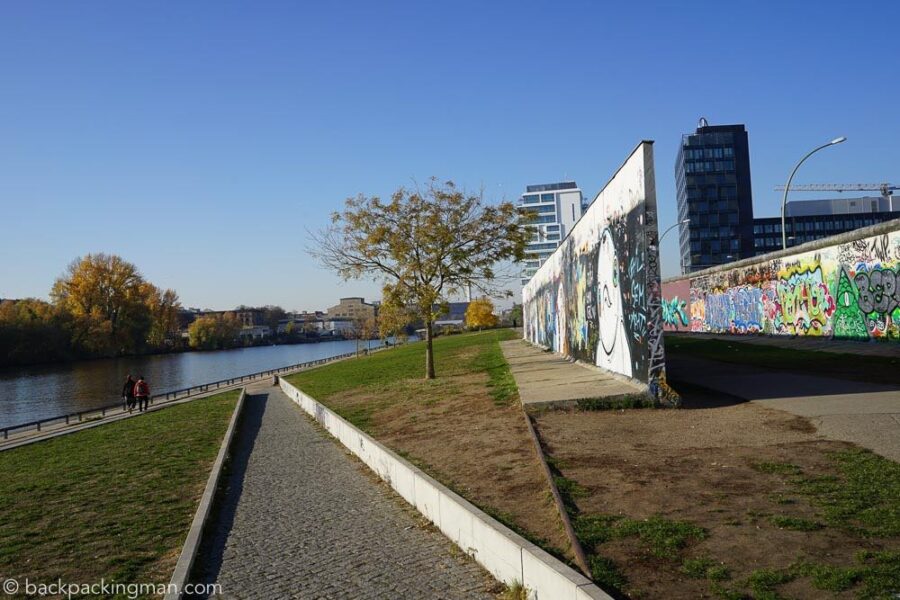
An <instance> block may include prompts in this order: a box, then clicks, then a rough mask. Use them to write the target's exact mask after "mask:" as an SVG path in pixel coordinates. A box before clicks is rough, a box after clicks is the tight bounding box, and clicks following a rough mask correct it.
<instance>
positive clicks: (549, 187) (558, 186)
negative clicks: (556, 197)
mask: <svg viewBox="0 0 900 600" xmlns="http://www.w3.org/2000/svg"><path fill="white" fill-rule="evenodd" d="M577 189H578V184H577V183H575V182H574V181H562V182H560V183H538V184H536V185H529V186H526V187H525V192H526V193H529V192H556V191H559V190H577Z"/></svg>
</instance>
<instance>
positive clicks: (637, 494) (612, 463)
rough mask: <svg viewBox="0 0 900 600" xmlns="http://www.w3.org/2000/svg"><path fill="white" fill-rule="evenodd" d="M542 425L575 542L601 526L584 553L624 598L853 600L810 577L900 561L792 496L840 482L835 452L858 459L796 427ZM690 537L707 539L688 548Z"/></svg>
mask: <svg viewBox="0 0 900 600" xmlns="http://www.w3.org/2000/svg"><path fill="white" fill-rule="evenodd" d="M536 423H537V426H538V429H539V431H540V434H541V436H542V438H543V440H544V443H545V445H546V449H547V451H548V453H549V454H550V455H551V456H552V457H553V461H554V464H556V466H557V468H558V469H559V470H560V472H561V473H562V474H563V475H564V476H565V477H566V478H567V479H570V480H573V481H574V482H575V484H576V486H575V487H576V489H577V494H575V496H576V497H575V498H574V504H575V505H576V506H577V508H576V509H575V511H576V512H577V514H576V515H575V520H576V521H577V520H578V519H579V518H582V519H583V520H582V521H581V526H582V527H581V531H582V532H584V531H586V530H587V529H588V528H587V527H586V526H585V524H586V523H589V522H590V523H592V526H593V527H594V529H593V531H592V533H591V535H592V536H593V537H590V538H589V539H590V540H591V541H592V542H595V543H588V544H586V547H585V550H586V551H587V552H588V553H589V554H591V555H592V556H593V557H594V560H595V562H597V564H601V567H602V564H606V563H603V559H611V560H612V562H613V563H614V567H609V568H608V569H607V571H609V577H608V581H612V582H614V584H613V586H612V587H616V588H618V590H619V591H620V592H621V593H622V594H623V595H625V596H628V597H631V598H703V597H725V598H729V597H733V598H741V597H747V596H746V594H749V595H751V596H752V597H755V598H766V597H771V598H774V597H780V596H777V595H774V594H782V595H784V596H786V597H790V598H810V599H812V598H822V597H837V598H843V597H846V598H854V597H857V593H859V592H860V585H861V584H858V583H854V584H853V585H846V586H844V588H843V589H837V588H840V587H841V586H840V585H838V584H836V583H835V584H833V586H834V589H831V590H829V591H823V589H822V587H821V586H822V585H827V584H829V583H830V582H826V583H821V582H820V583H819V584H817V585H818V587H817V586H816V585H814V584H813V576H812V575H810V573H811V572H812V571H811V570H810V569H806V570H805V571H804V567H803V566H802V565H803V564H804V563H815V564H817V565H820V566H821V567H822V568H823V569H827V567H829V566H831V567H842V568H861V567H859V566H858V565H859V564H860V558H859V555H858V554H857V553H858V552H861V551H875V552H878V551H884V550H891V551H895V552H896V551H897V550H898V549H900V541H898V539H897V538H896V537H892V538H883V537H881V538H880V537H875V536H868V537H866V536H864V535H860V534H858V533H854V532H852V531H849V530H847V529H844V528H841V527H834V526H831V524H828V523H826V522H825V521H824V520H823V515H822V511H821V507H820V506H817V505H816V504H815V502H814V501H813V500H811V498H810V496H808V495H803V494H798V493H797V486H796V483H795V482H796V480H797V479H796V478H797V475H798V474H800V473H803V474H807V475H809V474H814V475H815V476H821V477H825V478H828V477H838V476H840V471H839V470H838V468H837V466H836V464H835V461H834V459H833V454H830V453H832V452H835V451H838V452H840V451H847V450H852V449H854V448H855V447H854V446H852V445H850V444H846V443H841V442H833V441H827V440H823V439H820V438H819V437H818V436H817V435H816V434H815V429H814V428H813V427H812V426H811V425H810V424H809V423H808V422H807V421H806V420H805V419H802V418H800V417H796V416H793V415H790V414H788V413H784V412H782V411H778V410H773V409H769V408H765V407H761V406H759V405H756V404H751V403H744V404H732V405H727V406H718V407H714V408H706V409H696V410H690V409H685V410H640V409H637V410H625V411H601V412H580V411H549V412H545V413H543V414H539V415H537V417H536ZM792 482H794V483H792ZM592 515H593V517H592ZM660 517H661V519H659V521H658V522H656V521H654V520H653V519H656V518H660ZM591 518H594V521H590V519H591ZM647 519H650V525H653V524H656V525H659V527H656V528H655V529H654V527H651V526H650V525H648V524H647V522H646V521H645V520H647ZM693 525H696V526H699V527H700V528H702V531H701V532H700V533H699V534H696V535H693V537H692V536H691V532H692V530H691V529H690V528H689V526H693ZM576 529H579V527H578V525H576ZM684 531H686V532H687V534H683V532H684ZM654 536H655V537H654ZM679 536H681V537H679ZM579 537H582V533H580V534H579ZM584 540H585V537H582V541H584ZM654 544H655V545H654ZM891 560H895V559H891ZM892 564H893V563H892ZM607 566H609V565H608V564H607ZM601 567H598V571H599V572H602V571H603V568H601ZM891 568H893V567H891ZM829 573H830V572H829ZM841 573H842V574H843V572H841ZM848 573H849V572H848ZM854 573H855V572H854ZM601 575H602V573H601ZM851 575H853V573H850V574H849V575H847V576H848V577H850V576H851ZM622 576H624V577H622ZM617 577H618V579H617ZM597 578H598V577H597V576H596V575H595V579H597ZM779 578H780V579H779ZM776 581H780V583H773V582H776ZM607 587H610V586H609V584H608V585H607ZM873 597H880V596H873Z"/></svg>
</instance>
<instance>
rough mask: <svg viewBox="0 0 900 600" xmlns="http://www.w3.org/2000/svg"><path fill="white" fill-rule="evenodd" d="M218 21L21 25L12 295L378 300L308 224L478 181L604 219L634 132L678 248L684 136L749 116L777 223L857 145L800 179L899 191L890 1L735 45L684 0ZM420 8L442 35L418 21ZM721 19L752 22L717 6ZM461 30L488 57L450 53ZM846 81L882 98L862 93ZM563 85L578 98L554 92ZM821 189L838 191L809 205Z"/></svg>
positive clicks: (13, 32) (3, 44)
mask: <svg viewBox="0 0 900 600" xmlns="http://www.w3.org/2000/svg"><path fill="white" fill-rule="evenodd" d="M212 6H213V5H211V4H197V5H193V6H190V7H188V6H181V7H144V8H142V9H138V10H137V11H134V10H131V9H129V10H126V9H125V8H123V7H114V6H110V7H104V8H102V9H101V8H98V7H90V6H86V7H78V8H77V9H75V8H72V7H61V6H55V7H50V6H36V5H19V6H10V7H6V8H5V9H4V12H5V14H6V17H7V18H5V19H3V24H2V25H0V33H2V34H3V35H2V36H0V50H2V53H0V56H3V58H0V61H2V63H0V64H3V67H4V72H5V73H7V74H8V75H7V80H8V84H9V85H8V91H7V98H6V101H5V104H4V106H3V107H2V108H0V136H2V139H3V140H4V143H2V144H0V165H2V166H0V199H2V200H0V201H2V204H3V210H4V216H5V220H6V221H7V223H10V224H12V226H10V227H8V228H7V230H6V231H5V235H4V236H3V239H2V240H0V252H3V254H4V256H6V257H10V256H15V257H16V260H6V261H3V265H2V267H0V296H2V297H27V296H36V297H40V298H46V297H47V293H48V292H49V289H50V286H51V285H52V282H53V279H54V278H55V277H56V276H57V275H59V274H60V273H62V272H63V270H64V269H65V267H66V265H67V264H68V263H69V262H70V261H72V260H73V259H75V258H76V257H78V256H82V255H84V254H86V253H89V252H108V253H116V254H120V255H121V256H123V257H124V258H125V259H126V260H129V261H130V262H133V263H135V264H136V265H137V266H138V267H139V268H140V269H141V270H142V272H144V274H145V275H146V276H147V278H148V279H149V280H152V281H154V282H157V283H158V284H159V285H160V286H163V287H171V288H173V289H175V290H177V291H178V292H179V295H180V296H181V300H182V303H183V304H184V305H186V306H204V307H209V308H212V309H226V308H229V307H233V306H237V305H240V304H248V305H261V304H279V305H283V306H285V308H289V309H295V308H296V309H302V308H314V307H318V306H327V305H328V303H329V302H330V301H331V299H333V298H334V297H339V296H353V295H359V296H365V297H367V298H378V297H380V286H379V284H377V283H375V282H350V283H347V284H344V283H342V282H340V280H339V279H338V278H336V277H335V276H334V275H332V274H330V273H328V272H326V271H324V270H322V269H319V268H317V267H315V266H314V265H313V264H312V261H311V259H310V258H309V257H308V255H307V254H306V253H305V246H306V244H307V242H306V239H305V230H306V229H307V228H308V229H313V230H314V229H317V228H319V227H321V226H322V225H323V224H324V223H325V222H326V221H327V216H328V213H329V212H330V211H332V210H335V209H337V208H339V207H340V205H341V202H342V200H343V199H344V198H346V197H349V196H353V195H356V194H357V193H366V194H378V195H381V196H382V197H384V196H387V195H389V194H390V193H391V192H392V191H393V190H394V189H396V188H397V187H398V186H400V185H404V184H409V182H410V181H411V180H413V179H417V180H419V181H423V180H425V178H427V177H428V176H430V175H436V176H438V177H441V178H451V179H454V180H455V181H456V182H457V183H459V184H460V185H463V186H465V187H466V188H468V189H471V190H475V189H478V188H481V187H483V189H484V190H485V196H486V198H487V199H488V200H489V201H499V200H502V199H506V200H510V201H515V199H516V198H517V197H518V195H519V194H520V192H521V190H522V189H524V188H525V186H526V185H527V184H529V183H532V182H536V181H561V180H575V181H578V183H579V185H580V187H581V189H582V190H583V191H584V196H585V199H586V200H587V201H590V200H592V199H593V197H594V196H595V195H596V194H597V192H599V190H600V189H601V187H602V186H603V184H604V183H605V180H604V177H605V174H608V173H610V172H613V171H614V170H615V169H616V168H617V167H618V164H619V160H620V157H621V156H622V155H623V153H625V152H626V151H627V150H628V149H629V148H632V147H633V146H634V145H635V144H636V143H637V142H638V141H639V140H640V139H654V140H655V141H656V152H655V154H656V165H655V166H656V174H657V177H656V181H657V197H658V203H659V211H660V214H659V226H660V232H662V230H663V229H665V228H666V227H668V226H669V225H671V224H673V223H675V222H676V220H677V209H676V201H675V182H674V178H673V177H672V176H671V165H672V164H673V163H674V160H675V155H676V151H677V147H678V144H679V142H680V136H681V134H682V133H683V132H684V131H688V130H690V129H691V128H692V127H693V125H694V124H695V123H696V122H697V119H698V118H699V117H700V116H705V117H707V118H708V119H709V121H710V123H744V124H746V126H747V129H748V131H749V132H750V146H751V165H752V186H753V188H754V194H753V196H754V198H753V202H754V213H755V215H756V216H759V217H766V216H771V217H774V216H776V215H778V210H779V206H780V200H781V198H780V193H778V192H775V191H774V190H773V188H774V186H776V185H779V184H783V183H784V180H785V179H786V177H787V175H788V173H789V171H790V168H791V167H792V166H793V164H794V163H796V161H797V160H798V159H799V158H800V157H801V156H802V155H803V154H804V153H805V152H807V151H808V150H810V149H811V148H813V147H815V146H816V145H818V144H821V143H824V142H826V141H828V140H829V139H832V138H834V137H836V136H839V135H846V136H847V137H848V142H847V143H846V144H842V145H841V147H839V148H835V149H833V150H827V151H825V152H822V153H820V154H817V155H816V156H815V157H814V158H812V159H811V160H810V161H808V162H807V163H806V164H804V166H803V168H802V169H801V171H800V173H799V174H798V176H797V179H796V180H795V183H801V184H802V183H842V182H853V181H872V182H881V181H894V182H895V181H896V179H898V177H897V176H896V173H894V172H892V171H891V168H895V165H896V157H897V150H896V142H895V140H894V138H895V137H896V136H895V134H896V131H895V130H896V126H895V125H892V123H895V122H896V117H895V112H896V111H895V109H894V107H893V104H892V100H891V99H892V98H895V97H896V95H897V94H896V92H897V91H900V84H898V83H896V82H894V81H892V80H888V81H883V78H881V77H879V74H881V73H883V72H885V71H890V70H891V67H892V66H895V65H894V63H895V62H896V61H895V60H893V59H891V56H893V55H894V54H892V51H893V49H892V47H891V44H890V41H889V40H888V39H881V38H879V37H873V36H871V35H870V25H871V22H873V19H890V18H891V16H892V15H895V14H896V13H898V12H900V9H898V8H897V7H894V6H891V5H886V6H879V7H862V8H860V9H859V10H855V11H854V12H853V14H849V15H848V14H844V13H843V11H841V10H840V9H839V7H837V6H836V5H835V6H831V5H827V4H826V5H821V4H816V5H815V6H816V9H815V10H811V9H810V8H808V7H804V6H791V7H785V8H783V9H782V10H783V13H784V16H785V19H784V20H783V22H781V21H779V22H775V21H773V20H772V19H771V15H770V11H769V10H768V9H766V8H765V7H752V8H744V9H739V13H738V14H737V17H739V18H738V19H737V20H738V21H740V24H741V25H740V27H739V28H737V29H729V30H727V31H726V30H717V29H716V28H708V29H707V28H703V29H697V28H692V27H691V24H692V22H693V21H694V18H695V16H694V14H693V11H692V14H690V15H688V14H684V11H679V10H677V8H676V7H669V6H664V5H659V6H655V7H654V11H655V12H656V13H657V18H654V19H652V20H650V21H648V20H646V19H645V18H644V15H643V14H642V11H641V10H638V9H637V8H629V7H617V8H615V9H601V8H598V7H588V6H574V5H568V6H564V7H561V8H558V9H555V10H554V11H549V10H547V9H546V8H540V7H535V6H524V7H521V9H517V10H515V11H511V10H508V9H507V7H506V6H504V5H496V6H490V7H481V6H479V7H477V9H476V8H474V7H473V9H472V10H466V9H465V8H464V7H459V8H458V9H457V10H453V11H448V10H445V9H441V8H438V7H415V8H411V7H405V8H400V7H390V8H384V9H380V10H376V9H373V8H371V7H364V6H357V7H353V6H351V7H348V8H346V9H345V10H342V11H329V10H328V9H325V8H323V7H315V8H309V9H306V8H298V7H279V8H269V9H267V10H265V11H250V10H242V9H239V8H236V7H231V8H228V9H227V10H226V9H222V10H221V11H215V10H212ZM809 6H812V5H809ZM135 12H136V13H137V15H138V16H139V17H141V18H135ZM401 12H402V13H403V14H405V15H410V14H412V15H413V16H415V17H417V18H419V19H420V20H421V21H422V22H423V23H427V24H428V26H429V28H425V29H416V28H413V29H410V28H406V27H404V26H403V25H402V24H400V22H399V21H397V20H396V18H397V16H398V13H401ZM702 12H703V13H704V16H705V17H704V18H705V19H706V20H707V21H709V22H716V21H717V20H721V19H724V18H726V17H727V18H728V19H730V20H731V21H734V20H735V18H736V15H735V12H734V10H733V9H728V10H727V11H726V10H725V9H724V8H721V7H718V6H716V5H714V4H712V3H710V4H707V5H705V6H704V7H702ZM313 23H314V24H315V25H312V24H313ZM535 23H543V24H544V25H546V26H548V27H551V26H552V27H557V28H560V29H564V30H565V31H567V32H568V34H569V37H568V38H567V39H569V42H568V43H567V44H565V45H560V46H553V47H550V46H547V45H540V44H532V43H528V42H527V41H525V40H523V39H522V38H521V32H522V31H528V30H530V28H532V27H533V26H534V24H535ZM611 23H615V24H616V27H615V28H614V29H613V28H612V27H611V26H610V25H609V24H611ZM598 24H605V25H603V26H601V27H600V30H599V31H598V29H597V25H598ZM836 27H839V28H840V31H841V35H840V36H835V37H833V38H832V39H830V40H829V43H828V44H825V45H821V44H818V45H817V52H816V53H814V55H813V56H809V55H808V54H807V52H806V47H807V46H808V45H809V44H813V43H816V41H817V40H819V39H820V38H821V36H822V35H823V32H824V31H828V30H832V29H834V28H836ZM684 31H691V36H690V39H689V40H688V41H689V42H690V43H685V40H684V39H683V36H682V32H684ZM450 32H453V33H454V34H455V37H454V38H453V39H461V38H460V37H459V36H463V37H465V38H466V39H470V40H471V43H470V44H469V45H467V46H461V45H459V44H455V43H433V40H434V39H443V38H442V37H441V34H443V33H450ZM37 34H40V35H37ZM39 39H40V40H44V41H42V42H41V43H37V40H39ZM198 39H202V40H203V42H204V44H203V45H202V47H201V46H198V45H197V43H196V41H197V40H198ZM235 39H239V40H241V42H242V43H241V44H234V43H233V40H235ZM334 39H342V40H345V41H346V44H345V45H346V48H344V49H343V50H342V52H341V53H339V54H329V53H328V52H327V51H325V50H323V49H325V48H329V47H330V46H329V44H330V43H333V41H332V40H334ZM48 40H49V41H48ZM633 40H640V42H639V43H638V42H635V41H633ZM773 41H777V42H778V43H777V44H773V43H772V42H773ZM737 45H740V46H741V47H742V51H741V52H740V53H738V54H735V53H732V52H730V51H729V50H728V48H732V47H736V46H737ZM410 47H416V48H419V49H420V50H419V51H418V52H416V53H409V52H407V51H406V49H407V48H410ZM710 48H718V49H720V50H721V52H719V53H718V54H709V53H708V52H707V50H708V49H710ZM112 49H115V50H116V51H115V52H113V51H111V50H112ZM698 61H702V64H703V65H705V67H706V70H707V73H705V74H704V76H703V77H701V78H694V79H691V80H690V82H691V83H690V86H688V85H687V81H688V76H687V74H688V71H686V70H684V68H685V67H686V66H687V65H695V64H699V63H698ZM323 64H324V65H327V66H328V68H322V66H323ZM848 73H853V74H854V80H855V81H878V82H879V83H878V85H871V86H857V85H854V86H851V85H849V84H848V82H847V81H846V79H847V74H848ZM550 77H557V78H559V79H560V80H567V81H575V82H577V86H576V89H577V90H578V93H576V94H563V95H559V94H557V95H554V94H544V93H540V86H539V85H537V84H538V83H539V82H540V81H541V80H546V79H547V78H550ZM401 82H402V84H403V85H402V86H398V84H399V83H401ZM408 90H415V91H416V92H419V93H415V94H413V95H412V96H410V92H409V91H408ZM434 90H443V92H444V93H443V94H441V93H432V92H433V91H434ZM426 91H427V92H429V93H427V94H424V93H421V92H426ZM800 100H808V101H807V102H800ZM819 197H822V198H825V197H829V196H827V195H823V196H816V195H810V194H800V193H792V194H791V198H790V199H791V200H804V199H814V198H819ZM236 239H237V240H239V241H240V242H242V243H236V242H235V240H236ZM677 248H678V245H677V236H676V235H671V236H668V237H667V239H666V240H665V245H664V247H663V252H662V256H663V263H662V270H663V276H664V277H665V276H671V275H675V274H677V272H678V258H677V254H678V252H677ZM285 274H289V275H292V276H290V277H283V275H285ZM313 282H315V283H313Z"/></svg>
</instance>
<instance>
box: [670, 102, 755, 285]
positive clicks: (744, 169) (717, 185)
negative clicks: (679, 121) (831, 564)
mask: <svg viewBox="0 0 900 600" xmlns="http://www.w3.org/2000/svg"><path fill="white" fill-rule="evenodd" d="M675 184H676V188H677V193H678V220H679V222H682V221H684V220H685V219H690V222H689V223H687V224H685V223H682V224H681V225H680V226H679V241H680V250H681V252H680V255H681V272H682V273H690V272H691V271H696V270H698V269H704V268H706V267H711V266H714V265H720V264H723V263H727V262H731V261H734V260H738V259H741V258H747V257H749V256H753V255H754V254H755V252H754V249H753V197H752V191H751V188H750V145H749V142H748V139H747V130H746V129H745V128H744V126H743V125H709V124H708V123H707V121H706V119H700V123H699V125H698V127H697V130H696V131H695V132H694V133H689V134H685V135H683V136H682V138H681V147H680V148H679V150H678V157H677V159H676V161H675Z"/></svg>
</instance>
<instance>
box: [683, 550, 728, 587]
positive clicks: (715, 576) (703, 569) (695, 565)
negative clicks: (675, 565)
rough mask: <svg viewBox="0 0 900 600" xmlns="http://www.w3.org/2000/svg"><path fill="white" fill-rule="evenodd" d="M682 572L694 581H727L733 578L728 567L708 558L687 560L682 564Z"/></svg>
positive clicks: (700, 557)
mask: <svg viewBox="0 0 900 600" xmlns="http://www.w3.org/2000/svg"><path fill="white" fill-rule="evenodd" d="M681 572H682V573H684V574H685V575H687V576H688V577H692V578H694V579H708V580H709V581H725V580H727V579H730V578H731V574H730V573H729V571H728V567H726V566H725V565H724V564H722V563H720V562H716V561H715V560H713V559H711V558H709V557H708V556H699V557H696V558H686V559H684V560H683V561H682V562H681Z"/></svg>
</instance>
